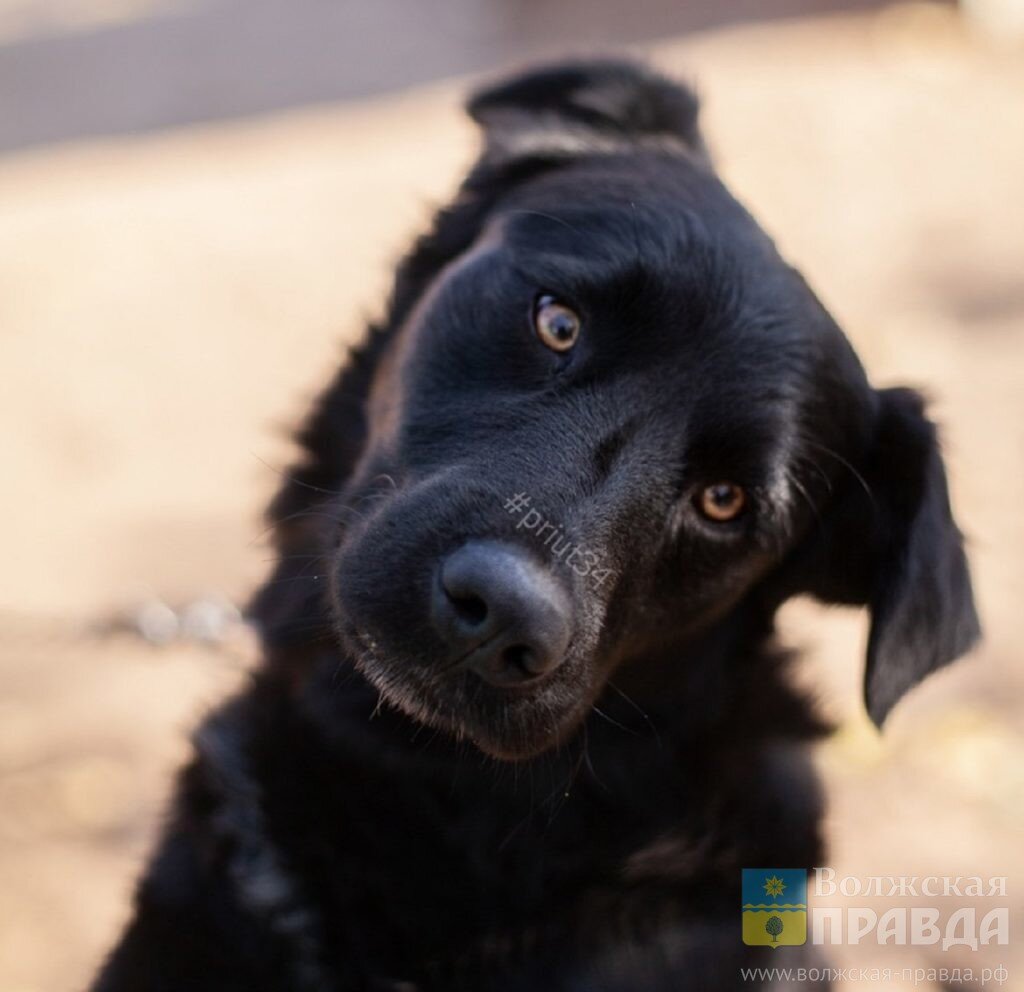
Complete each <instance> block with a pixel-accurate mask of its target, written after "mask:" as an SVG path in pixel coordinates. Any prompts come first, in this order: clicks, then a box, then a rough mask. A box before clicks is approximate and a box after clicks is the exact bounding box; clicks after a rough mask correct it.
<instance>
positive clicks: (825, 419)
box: [94, 63, 978, 992]
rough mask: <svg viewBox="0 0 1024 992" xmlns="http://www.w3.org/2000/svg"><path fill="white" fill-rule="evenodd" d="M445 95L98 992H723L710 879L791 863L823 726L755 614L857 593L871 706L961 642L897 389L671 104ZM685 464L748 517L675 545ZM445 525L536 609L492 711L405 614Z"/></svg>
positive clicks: (572, 77) (767, 626) (806, 837)
mask: <svg viewBox="0 0 1024 992" xmlns="http://www.w3.org/2000/svg"><path fill="white" fill-rule="evenodd" d="M470 109H471V113H472V114H473V116H474V118H475V119H476V120H477V121H479V122H480V123H481V125H482V126H483V128H484V130H485V149H484V152H483V154H482V155H481V158H480V160H479V162H478V163H477V165H476V166H475V168H474V169H473V170H472V172H471V173H470V175H469V176H468V178H467V179H466V181H465V182H464V184H463V187H462V189H461V190H460V192H459V194H458V196H457V197H456V199H455V200H454V202H453V203H452V205H451V206H449V207H448V208H446V209H445V210H443V211H442V212H441V213H440V214H439V215H438V217H437V219H436V221H435V223H434V226H433V229H432V230H431V231H430V233H428V234H427V235H425V236H424V237H423V238H421V239H420V240H419V241H418V242H417V243H416V245H415V246H414V247H413V249H412V251H411V252H410V254H409V256H408V257H407V258H406V260H405V261H404V262H403V264H402V265H401V267H400V269H399V271H398V275H397V279H396V283H395V290H394V294H393V298H392V301H391V305H390V310H389V313H388V315H387V318H386V319H385V320H384V321H383V323H382V324H381V325H380V326H379V327H375V328H373V329H371V331H370V333H369V337H368V339H367V341H366V343H365V344H364V345H363V346H362V348H361V349H359V350H358V351H357V352H356V353H355V354H354V355H352V357H351V359H350V361H349V362H348V364H347V366H346V367H345V368H344V369H343V370H342V372H341V373H340V374H339V376H338V377H337V378H336V379H335V381H334V383H333V384H332V385H331V387H330V388H329V389H328V390H327V392H326V393H325V394H324V396H323V397H322V399H321V400H320V402H319V404H318V406H317V409H316V410H315V411H314V412H313V415H312V417H311V418H310V420H309V421H308V423H307V425H306V427H305V428H304V430H303V431H302V434H301V436H300V439H301V442H302V445H303V449H304V454H303V460H302V461H301V463H300V464H299V465H298V466H297V467H296V468H295V470H294V472H293V473H292V475H291V476H290V478H289V481H288V482H287V483H286V484H285V486H284V487H283V489H282V490H281V492H280V493H279V494H278V497H277V499H276V500H275V501H274V504H273V506H272V508H271V517H272V520H273V522H274V525H275V528H276V539H277V545H278V549H279V551H280V556H281V560H280V564H279V565H278V566H277V568H276V570H275V573H274V575H273V576H272V577H271V578H270V580H269V581H268V582H267V584H266V585H265V586H264V587H263V589H262V590H261V591H260V592H259V594H258V595H257V596H256V598H255V601H254V604H253V607H252V614H253V616H254V618H255V619H256V621H257V622H258V624H259V626H260V628H261V631H262V634H263V638H264V644H265V657H266V660H265V664H263V665H262V666H261V668H260V669H259V670H258V671H257V672H256V673H255V675H254V677H253V681H252V685H251V688H250V689H249V690H248V691H247V692H245V693H244V694H243V695H242V696H241V697H239V698H238V699H236V700H234V701H232V702H230V703H229V704H228V705H227V706H226V707H224V708H223V709H222V710H221V711H219V712H218V713H216V714H215V715H214V716H213V717H212V718H211V719H210V720H209V721H208V722H207V723H206V724H205V725H204V727H203V728H202V729H201V730H200V732H199V733H198V734H197V737H196V756H195V758H194V760H193V761H192V763H191V764H190V765H189V766H188V768H187V769H186V770H185V771H184V773H183V775H182V777H181V780H180V783H179V789H178V793H177V798H176V800H175V803H174V807H173V811H172V815H171V818H170V822H169V823H168V825H167V828H166V831H165V834H164V838H163V840H162V842H161V845H160V848H159V851H158V853H157V855H156V857H155V859H154V860H153V863H152V865H151V867H150V869H149V871H148V872H147V873H146V876H145V878H144V879H143V881H142V883H141V886H140V889H139V893H138V904H137V911H136V914H135V917H134V920H133V922H132V923H131V925H130V927H129V928H128V931H127V932H126V934H125V935H124V937H123V939H122V941H121V943H120V944H119V946H118V947H117V948H116V950H115V951H114V952H113V954H112V956H111V957H110V959H109V961H108V963H107V964H106V966H105V968H104V969H103V971H102V973H101V976H100V977H99V979H98V981H97V983H96V985H95V986H94V987H95V989H97V990H98V992H121V990H126V992H127V990H131V992H149V990H152V992H157V990H166V992H171V990H182V989H190V990H193V989H194V990H207V989H209V990H214V989H216V990H218V992H226V990H246V992H257V990H275V992H282V990H288V989H291V990H300V989H302V990H306V989H316V990H324V992H326V990H350V989H395V990H398V989H417V990H428V989H429V990H434V989H438V990H439V989H446V990H451V989H467V990H470V989H471V990H508V992H512V990H539V989H544V990H570V989H571V990H641V989H643V990H659V989H661V990H668V989H678V988H684V987H685V988H696V989H711V988H715V989H730V988H748V989H749V988H751V987H752V984H751V983H749V982H743V981H741V978H740V975H739V972H738V968H739V966H740V965H741V964H744V963H747V964H749V963H764V962H766V961H767V960H768V958H769V953H759V952H760V951H762V950H763V949H761V948H747V947H745V946H744V945H743V944H742V942H741V939H740V920H739V874H740V868H742V867H744V866H748V867H750V866H763V865H779V866H793V867H809V866H812V865H815V864H821V863H822V862H823V860H824V854H823V849H822V844H821V840H820V837H819V811H820V799H819V795H818V790H817V786H816V784H815V781H814V778H813V776H812V775H811V773H810V772H809V770H808V767H807V763H806V756H805V750H806V742H807V741H809V740H810V739H812V738H813V737H815V736H816V735H818V734H820V733H821V732H823V730H824V728H823V727H822V726H821V724H820V723H819V721H818V719H817V718H816V717H815V716H814V714H813V713H812V711H811V708H810V706H809V705H808V704H807V702H806V701H805V700H803V699H802V698H801V697H800V696H799V695H798V694H797V693H796V692H795V691H794V690H793V689H791V688H790V687H789V685H788V683H787V680H786V657H785V654H784V653H783V652H782V651H781V650H779V649H778V648H777V647H776V646H775V645H774V643H773V640H772V625H773V615H774V612H775V610H776V609H777V608H778V606H779V605H780V604H781V603H782V602H783V601H784V600H786V599H787V598H789V597H791V596H793V595H797V594H800V593H807V594H811V595H814V596H817V597H818V598H820V599H822V600H824V601H828V602H842V603H855V604H864V605H867V606H868V607H869V608H870V610H871V613H872V618H873V623H872V634H871V640H870V645H869V649H868V663H867V669H866V680H865V691H866V698H867V705H868V709H869V712H870V713H871V716H872V717H873V718H874V719H875V720H876V722H881V721H882V720H883V719H884V717H885V715H886V713H887V712H888V711H889V709H890V708H891V707H892V705H893V704H894V703H895V702H896V700H897V699H898V698H899V697H900V696H901V695H902V694H903V693H904V692H905V691H906V690H907V689H908V688H910V687H911V686H912V685H913V684H914V683H916V682H917V681H918V680H920V679H921V678H923V677H924V676H925V675H927V674H928V673H929V672H930V671H933V670H934V669H935V668H937V667H939V666H940V665H943V664H945V663H947V662H949V661H950V660H952V659H953V658H954V657H956V656H957V655H959V654H961V653H962V652H964V651H965V650H967V648H969V647H970V645H971V643H972V642H973V641H974V639H975V638H976V636H977V633H978V627H977V620H976V617H975V614H974V608H973V604H972V598H971V590H970V580H969V577H968V572H967V566H966V562H965V559H964V555H963V551H962V548H961V540H960V535H959V533H958V531H957V529H956V526H955V524H954V523H953V520H952V517H951V515H950V510H949V504H948V499H947V495H946V485H945V479H944V474H943V468H942V463H941V458H940V455H939V451H938V447H937V442H936V437H935V431H934V429H933V427H932V426H931V424H930V423H929V422H928V421H927V420H926V419H925V416H924V413H923V412H922V406H921V403H920V401H919V399H918V398H917V396H916V395H915V394H913V393H911V392H909V391H907V390H889V391H884V392H876V391H875V390H873V389H872V388H871V387H870V386H869V384H868V382H867V381H866V379H865V376H864V373H863V371H862V369H861V367H860V365H859V363H858V361H857V359H856V357H855V356H854V354H853V352H852V350H851V349H850V347H849V345H848V343H847V342H846V340H845V338H844V337H843V335H842V333H841V332H840V330H839V329H838V328H837V327H836V325H835V324H834V322H833V321H832V319H831V318H830V317H829V315H828V314H827V313H826V312H825V310H824V309H823V308H822V307H821V305H820V304H819V303H818V301H817V300H816V299H815V297H814V295H813V294H812V293H811V292H810V290H809V289H808V288H807V286H806V285H805V284H804V282H803V281H802V279H801V278H800V277H799V275H798V274H797V273H795V272H794V271H793V270H792V269H790V268H789V267H788V266H786V265H785V264H784V262H782V261H781V260H780V258H779V257H778V255H777V254H776V252H775V250H774V248H773V246H772V244H771V243H770V241H769V240H768V239H767V237H766V236H765V235H764V234H763V233H762V232H761V231H760V229H759V228H758V227H757V226H756V224H755V223H754V221H753V220H752V219H751V218H750V217H749V215H748V214H747V213H746V212H745V211H744V210H743V209H742V208H741V207H740V206H739V205H738V204H737V203H736V201H735V200H733V199H732V197H731V196H730V195H729V194H728V192H727V191H726V190H725V189H724V188H723V186H722V185H721V184H720V183H719V182H718V180H717V179H716V178H715V175H714V173H713V171H712V170H711V167H710V165H709V163H708V161H707V157H706V155H705V152H704V149H703V145H702V143H701V139H700V136H699V132H698V129H697V104H696V100H695V98H694V97H693V95H692V94H691V93H690V92H689V91H688V90H686V89H683V88H680V87H678V86H675V85H673V84H671V83H669V82H667V81H666V80H664V79H661V78H660V77H658V76H656V75H654V74H652V73H650V72H648V71H647V70H644V69H641V68H638V67H635V66H630V65H626V64H621V63H590V64H580V65H569V66H562V67H557V68H554V69H546V70H541V71H538V72H536V73H533V74H529V75H526V76H523V77H519V78H517V79H514V80H512V81H510V82H507V83H505V84H503V85H499V86H497V87H495V88H493V89H490V90H488V91H486V92H483V93H481V94H480V95H478V96H476V97H475V98H474V99H473V100H472V102H471V104H470ZM540 294H553V295H555V296H556V297H558V298H559V299H560V300H562V301H563V302H565V303H567V304H569V305H571V306H572V307H574V308H575V309H576V311H577V312H578V313H579V314H580V315H581V317H582V324H583V331H582V336H581V338H580V341H579V343H578V344H577V345H576V347H575V348H574V349H573V350H572V351H570V352H568V353H564V354H558V353H555V352H553V351H549V350H547V349H546V348H545V347H544V346H543V345H542V344H541V343H540V341H539V340H538V339H537V338H536V336H535V334H534V331H533V328H532V325H531V308H532V307H533V305H534V303H535V300H536V299H537V297H538V296H539V295H540ZM722 480H729V481H733V482H736V483H738V484H741V485H742V486H743V487H744V488H745V490H746V492H747V494H748V500H749V505H748V509H747V512H745V513H744V514H743V515H741V516H740V517H739V518H738V519H737V520H735V521H733V522H729V523H724V524H715V523H712V522H710V521H708V520H706V519H704V518H703V517H702V516H701V515H700V513H699V512H698V511H697V510H696V509H695V506H694V499H695V496H696V494H698V493H699V492H700V491H701V489H702V488H703V487H705V486H707V485H709V484H712V483H715V482H719V481H722ZM517 493H524V494H526V495H527V496H528V497H529V499H530V501H531V502H530V506H531V508H533V509H535V510H536V511H537V512H538V513H540V514H543V517H544V519H545V520H547V521H549V522H550V524H551V526H552V528H553V531H554V530H557V531H558V532H559V533H560V534H561V535H562V538H563V539H564V541H566V542H569V543H570V544H571V545H572V546H573V547H576V548H579V549H582V550H581V554H584V555H585V554H590V555H593V561H594V562H595V563H597V564H598V565H599V566H600V571H601V575H602V577H601V578H600V579H599V578H598V574H597V573H598V569H596V568H595V569H592V570H589V574H586V575H580V574H578V570H577V569H574V568H571V567H569V565H568V561H569V560H570V559H571V555H566V554H565V548H564V547H563V549H562V552H559V551H558V545H559V542H558V541H554V542H551V543H549V542H548V541H546V540H544V539H542V538H541V536H540V534H539V533H537V532H536V531H535V530H531V529H524V528H523V527H522V526H521V521H522V519H523V515H522V512H520V513H519V514H515V513H511V512H509V510H508V509H506V501H507V500H509V499H510V498H512V497H513V496H514V495H515V494H517ZM517 525H519V526H517ZM481 537H486V538H497V539H501V540H505V541H508V542H510V543H512V544H514V545H516V546H517V547H520V548H521V549H523V550H524V551H525V553H527V554H529V555H531V556H532V557H533V558H534V559H535V560H536V561H537V562H538V563H540V564H541V565H542V566H543V567H545V568H547V569H549V570H550V572H551V574H552V575H553V576H554V578H555V579H556V581H557V582H559V583H560V584H561V585H562V586H564V589H565V592H566V596H567V597H568V599H569V601H571V603H572V606H573V613H572V615H573V623H574V627H573V636H572V640H571V641H570V644H569V648H568V649H567V652H566V656H565V659H564V661H563V663H562V664H561V665H560V667H558V668H557V669H555V671H554V672H552V673H551V674H550V675H549V676H546V677H545V678H544V679H543V680H542V681H541V683H540V685H539V687H538V688H536V689H534V690H533V691H531V692H524V693H521V694H517V695H516V696H515V697H514V698H508V697H507V696H505V695H504V694H503V693H501V692H499V691H498V690H496V689H494V688H493V687H491V686H488V685H485V684H484V683H482V682H481V681H479V680H477V679H476V678H475V676H474V675H473V674H472V673H471V672H466V671H462V670H456V671H454V672H453V671H452V670H451V669H450V668H449V669H447V670H445V669H444V665H443V663H442V659H443V651H442V645H441V644H440V643H439V641H438V635H437V633H436V632H435V631H434V630H433V628H432V626H431V622H430V616H429V609H428V606H427V603H428V600H429V596H430V589H431V584H432V582H433V581H434V580H433V575H434V572H435V570H436V567H437V562H438V560H439V559H440V558H441V557H442V556H444V555H445V554H447V553H449V552H451V551H452V550H453V549H455V548H457V547H459V546H460V545H461V544H462V543H463V542H465V541H467V540H469V539H473V538H481ZM580 560H581V561H582V560H585V559H582V558H581V559H580ZM804 950H805V949H800V948H789V949H788V950H787V953H789V952H792V953H790V955H789V957H788V958H787V961H786V963H787V964H790V965H793V964H795V963H806V962H807V959H806V957H804ZM771 963H773V964H774V963H775V958H772V959H771Z"/></svg>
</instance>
